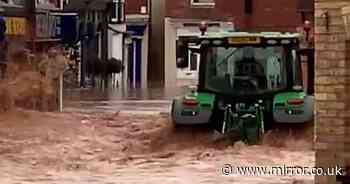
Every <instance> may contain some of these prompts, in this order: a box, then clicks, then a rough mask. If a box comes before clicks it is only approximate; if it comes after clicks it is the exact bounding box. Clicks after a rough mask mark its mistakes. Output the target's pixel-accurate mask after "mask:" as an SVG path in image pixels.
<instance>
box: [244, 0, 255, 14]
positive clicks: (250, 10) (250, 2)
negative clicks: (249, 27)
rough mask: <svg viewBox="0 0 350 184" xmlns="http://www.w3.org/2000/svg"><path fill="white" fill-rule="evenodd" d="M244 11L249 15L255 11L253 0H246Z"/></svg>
mask: <svg viewBox="0 0 350 184" xmlns="http://www.w3.org/2000/svg"><path fill="white" fill-rule="evenodd" d="M244 11H245V13H246V14H249V15H251V14H252V13H253V0H245V3H244Z"/></svg>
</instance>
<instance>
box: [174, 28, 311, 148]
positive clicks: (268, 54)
mask: <svg viewBox="0 0 350 184" xmlns="http://www.w3.org/2000/svg"><path fill="white" fill-rule="evenodd" d="M298 37H299V35H298V34H296V33H279V32H261V33H245V32H225V33H215V34H206V35H202V36H199V37H198V38H194V39H190V40H187V41H184V42H183V43H182V47H181V48H183V49H185V50H186V49H190V47H189V45H192V46H193V45H197V46H199V49H192V50H191V52H197V53H199V54H200V66H199V80H198V86H197V87H196V88H195V89H192V90H191V91H190V92H188V93H187V94H184V95H183V96H179V97H176V98H175V99H174V100H173V102H172V107H171V117H172V120H173V123H174V125H175V126H178V125H194V124H210V125H212V126H213V128H215V129H216V130H217V131H219V132H220V133H221V134H229V133H232V132H236V133H237V134H239V135H240V136H241V139H242V140H244V141H246V142H247V143H249V144H256V143H258V142H259V140H261V138H262V135H263V134H264V132H265V129H266V128H268V127H269V126H271V125H272V123H305V122H308V121H310V120H312V119H313V112H314V111H313V104H314V103H313V97H312V96H311V95H308V94H307V92H306V91H305V90H304V89H303V81H302V72H301V62H300V55H299V54H298V52H299V47H298V45H299V41H298ZM184 53H186V52H184ZM188 58H189V57H188V55H186V54H183V56H182V57H180V58H178V59H177V67H178V68H185V67H187V65H188V64H187V63H188V61H187V59H188Z"/></svg>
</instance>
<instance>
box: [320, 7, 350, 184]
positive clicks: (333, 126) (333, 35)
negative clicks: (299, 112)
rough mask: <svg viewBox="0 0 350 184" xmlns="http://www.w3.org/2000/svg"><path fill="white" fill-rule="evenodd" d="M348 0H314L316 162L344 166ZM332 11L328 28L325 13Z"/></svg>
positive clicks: (323, 183)
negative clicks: (345, 18)
mask: <svg viewBox="0 0 350 184" xmlns="http://www.w3.org/2000/svg"><path fill="white" fill-rule="evenodd" d="M346 5H350V2H349V1H337V0H316V2H315V49H316V64H315V67H316V69H315V70H316V71H315V99H316V104H315V106H316V113H317V116H316V134H317V138H316V166H317V167H324V168H327V167H334V166H336V165H339V166H345V165H346V164H345V163H346V160H345V154H344V153H345V152H344V150H345V149H344V140H345V139H346V138H347V137H346V125H349V122H350V101H349V99H350V96H349V90H350V75H349V74H350V60H349V59H348V57H347V55H346V53H347V52H346V51H347V50H348V48H347V46H346V33H345V26H344V21H343V16H342V7H344V6H346ZM325 12H328V15H329V28H328V29H327V21H326V16H325V15H326V14H324V13H325ZM315 183H316V184H333V183H334V184H335V183H336V177H335V176H322V177H321V176H317V177H316V182H315Z"/></svg>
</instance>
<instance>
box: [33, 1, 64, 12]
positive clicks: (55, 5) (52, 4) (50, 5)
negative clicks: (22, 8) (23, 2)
mask: <svg viewBox="0 0 350 184" xmlns="http://www.w3.org/2000/svg"><path fill="white" fill-rule="evenodd" d="M35 7H36V8H39V9H48V10H54V9H59V8H60V4H59V1H58V0H35Z"/></svg>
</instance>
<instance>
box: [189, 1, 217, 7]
mask: <svg viewBox="0 0 350 184" xmlns="http://www.w3.org/2000/svg"><path fill="white" fill-rule="evenodd" d="M191 5H192V6H215V0H191Z"/></svg>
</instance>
